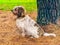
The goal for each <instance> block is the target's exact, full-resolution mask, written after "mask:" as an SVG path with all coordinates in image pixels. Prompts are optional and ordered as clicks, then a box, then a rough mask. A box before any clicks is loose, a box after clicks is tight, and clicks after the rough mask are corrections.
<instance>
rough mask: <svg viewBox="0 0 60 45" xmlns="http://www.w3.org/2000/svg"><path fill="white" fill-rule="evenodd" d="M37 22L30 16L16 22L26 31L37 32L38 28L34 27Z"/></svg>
mask: <svg viewBox="0 0 60 45" xmlns="http://www.w3.org/2000/svg"><path fill="white" fill-rule="evenodd" d="M35 23H36V22H35V21H34V20H32V19H31V18H30V17H29V16H25V17H24V18H22V19H17V20H16V25H17V27H23V28H25V29H27V30H28V29H30V30H36V29H37V27H35V26H34V24H35Z"/></svg>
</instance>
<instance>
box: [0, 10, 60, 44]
mask: <svg viewBox="0 0 60 45" xmlns="http://www.w3.org/2000/svg"><path fill="white" fill-rule="evenodd" d="M30 16H31V18H32V19H36V16H37V13H36V12H32V13H30ZM15 18H16V17H15V16H14V15H13V14H12V12H11V11H2V10H0V45H60V27H58V26H56V25H54V24H51V25H47V26H44V27H42V28H44V29H45V30H46V31H47V32H49V31H51V30H52V31H53V32H54V33H56V35H57V37H52V36H51V37H44V36H41V37H40V38H38V39H35V38H32V39H31V38H27V37H22V36H21V34H20V33H19V32H20V31H19V30H18V29H17V27H16V25H15ZM48 30H49V31H48Z"/></svg>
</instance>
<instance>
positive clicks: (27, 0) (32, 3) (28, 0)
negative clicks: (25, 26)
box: [0, 0, 37, 11]
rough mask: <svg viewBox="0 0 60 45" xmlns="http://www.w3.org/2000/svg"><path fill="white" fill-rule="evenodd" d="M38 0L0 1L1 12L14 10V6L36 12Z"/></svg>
mask: <svg viewBox="0 0 60 45" xmlns="http://www.w3.org/2000/svg"><path fill="white" fill-rule="evenodd" d="M36 5H37V4H36V0H0V10H12V8H13V7H14V6H24V7H25V8H26V10H27V11H36V10H37V7H36Z"/></svg>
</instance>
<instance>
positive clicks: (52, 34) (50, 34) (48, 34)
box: [43, 33, 56, 37]
mask: <svg viewBox="0 0 60 45" xmlns="http://www.w3.org/2000/svg"><path fill="white" fill-rule="evenodd" d="M43 36H53V37H56V34H54V33H44V34H43Z"/></svg>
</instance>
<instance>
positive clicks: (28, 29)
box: [12, 6, 56, 38]
mask: <svg viewBox="0 0 60 45" xmlns="http://www.w3.org/2000/svg"><path fill="white" fill-rule="evenodd" d="M12 12H13V14H14V15H16V16H17V19H16V26H17V27H18V29H19V30H20V29H21V31H22V33H21V34H22V36H23V37H25V36H26V35H27V36H30V37H33V38H39V37H40V36H42V35H44V36H54V37H56V35H55V34H53V33H45V32H44V30H43V29H42V28H41V27H40V26H39V25H38V24H37V23H36V22H35V21H34V20H33V19H32V18H31V17H30V16H29V15H26V10H25V9H24V7H22V6H16V7H14V8H13V10H12Z"/></svg>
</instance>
